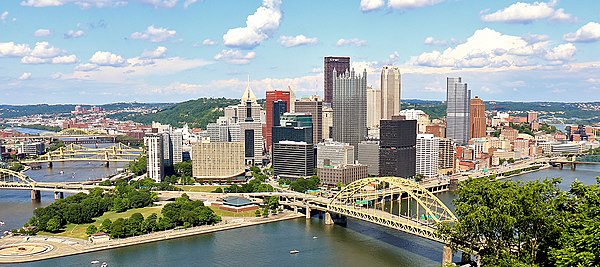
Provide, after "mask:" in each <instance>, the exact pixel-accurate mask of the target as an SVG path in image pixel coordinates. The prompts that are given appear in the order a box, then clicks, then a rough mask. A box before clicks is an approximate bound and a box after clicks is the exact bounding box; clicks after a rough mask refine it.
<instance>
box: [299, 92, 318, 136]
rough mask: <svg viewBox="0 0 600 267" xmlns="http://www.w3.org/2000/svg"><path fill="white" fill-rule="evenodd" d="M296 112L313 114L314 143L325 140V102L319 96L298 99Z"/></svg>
mask: <svg viewBox="0 0 600 267" xmlns="http://www.w3.org/2000/svg"><path fill="white" fill-rule="evenodd" d="M295 109H296V113H310V114H311V115H312V128H313V141H312V143H313V144H318V143H320V142H321V141H323V102H322V101H321V100H319V98H318V97H312V98H302V99H301V100H299V101H296V105H295Z"/></svg>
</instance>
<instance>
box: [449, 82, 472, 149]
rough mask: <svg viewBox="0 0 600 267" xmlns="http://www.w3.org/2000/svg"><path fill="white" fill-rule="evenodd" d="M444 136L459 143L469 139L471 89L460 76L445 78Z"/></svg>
mask: <svg viewBox="0 0 600 267" xmlns="http://www.w3.org/2000/svg"><path fill="white" fill-rule="evenodd" d="M446 86H447V93H446V137H447V138H450V139H452V140H454V142H455V143H457V144H459V145H464V144H466V143H467V142H468V141H469V128H470V123H469V113H470V109H471V108H470V105H469V101H470V99H471V90H468V89H467V84H466V83H463V82H462V79H461V78H460V77H458V78H447V84H446Z"/></svg>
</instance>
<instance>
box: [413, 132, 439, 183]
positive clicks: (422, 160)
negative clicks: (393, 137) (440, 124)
mask: <svg viewBox="0 0 600 267" xmlns="http://www.w3.org/2000/svg"><path fill="white" fill-rule="evenodd" d="M439 146H440V144H439V138H438V137H434V136H433V134H419V135H417V146H416V147H417V162H416V164H417V165H416V170H415V171H416V173H417V174H420V175H423V176H424V177H425V178H432V177H437V175H438V166H439V162H438V159H439V153H440V150H439V149H440V147H439Z"/></svg>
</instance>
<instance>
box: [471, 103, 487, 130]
mask: <svg viewBox="0 0 600 267" xmlns="http://www.w3.org/2000/svg"><path fill="white" fill-rule="evenodd" d="M470 104H471V111H470V117H469V121H470V125H471V129H470V136H469V137H470V138H479V137H485V130H486V128H487V127H486V123H485V104H483V100H481V98H479V97H478V96H475V98H473V99H471V103H470Z"/></svg>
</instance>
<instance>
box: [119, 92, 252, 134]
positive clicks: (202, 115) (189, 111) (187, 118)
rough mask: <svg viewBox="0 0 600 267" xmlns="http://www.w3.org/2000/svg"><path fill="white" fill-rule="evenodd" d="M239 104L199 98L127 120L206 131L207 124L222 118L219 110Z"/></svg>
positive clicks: (226, 99) (238, 101) (236, 100)
mask: <svg viewBox="0 0 600 267" xmlns="http://www.w3.org/2000/svg"><path fill="white" fill-rule="evenodd" d="M239 103H240V100H239V99H228V98H199V99H196V100H188V101H185V102H181V103H178V104H175V105H173V106H169V107H167V108H165V109H163V110H160V111H158V112H156V113H151V114H145V115H133V116H130V117H127V119H130V120H133V121H137V122H140V123H143V124H150V123H152V122H153V121H156V122H160V123H163V124H170V125H171V126H174V127H181V126H182V125H183V124H185V123H187V124H188V125H189V126H190V127H199V128H203V129H206V125H207V124H208V123H211V122H215V121H216V120H217V118H219V116H223V111H222V110H219V109H220V108H224V107H227V106H230V105H235V104H239Z"/></svg>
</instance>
